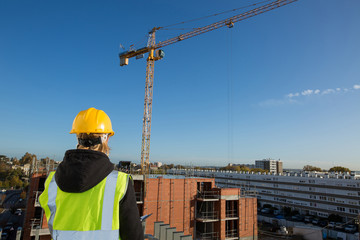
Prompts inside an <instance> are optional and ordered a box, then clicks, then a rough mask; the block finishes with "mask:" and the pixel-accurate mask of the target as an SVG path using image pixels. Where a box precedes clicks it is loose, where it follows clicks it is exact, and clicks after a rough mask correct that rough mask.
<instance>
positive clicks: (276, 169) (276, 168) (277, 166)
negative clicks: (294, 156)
mask: <svg viewBox="0 0 360 240" xmlns="http://www.w3.org/2000/svg"><path fill="white" fill-rule="evenodd" d="M255 168H261V169H264V170H268V171H269V172H270V173H276V174H281V173H283V163H282V162H281V161H280V160H273V159H263V160H256V161H255Z"/></svg>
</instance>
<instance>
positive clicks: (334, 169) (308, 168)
mask: <svg viewBox="0 0 360 240" xmlns="http://www.w3.org/2000/svg"><path fill="white" fill-rule="evenodd" d="M303 171H310V172H312V171H316V172H351V170H350V169H349V168H346V167H342V166H335V167H332V168H330V169H329V170H325V169H321V168H319V167H315V166H311V165H305V166H304V167H303Z"/></svg>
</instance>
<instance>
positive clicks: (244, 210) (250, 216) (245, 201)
mask: <svg viewBox="0 0 360 240" xmlns="http://www.w3.org/2000/svg"><path fill="white" fill-rule="evenodd" d="M256 201H257V199H256V198H248V197H244V198H240V200H239V215H240V216H239V233H240V237H248V236H253V235H255V236H257V203H256Z"/></svg>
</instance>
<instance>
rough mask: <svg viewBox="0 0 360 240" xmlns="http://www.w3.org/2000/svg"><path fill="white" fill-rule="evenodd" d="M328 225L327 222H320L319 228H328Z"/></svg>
mask: <svg viewBox="0 0 360 240" xmlns="http://www.w3.org/2000/svg"><path fill="white" fill-rule="evenodd" d="M327 225H328V222H327V221H326V220H320V221H319V226H320V227H326V226H327Z"/></svg>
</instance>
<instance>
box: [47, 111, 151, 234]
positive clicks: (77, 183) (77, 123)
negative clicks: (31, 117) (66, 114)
mask: <svg viewBox="0 0 360 240" xmlns="http://www.w3.org/2000/svg"><path fill="white" fill-rule="evenodd" d="M70 133H75V134H76V135H77V139H78V145H77V149H74V150H68V151H67V152H66V153H65V156H64V160H63V161H62V162H61V163H60V165H59V167H58V168H57V170H56V172H52V173H50V174H49V176H48V178H47V180H46V182H45V190H44V192H43V193H42V195H41V196H40V204H41V206H42V208H43V209H44V210H45V214H46V218H47V221H48V225H49V229H50V233H51V235H52V238H53V239H54V240H55V239H57V240H63V239H84V240H85V239H86V240H88V239H96V240H98V239H99V240H100V239H101V240H107V239H114V240H115V239H116V240H117V239H122V240H127V239H131V240H140V239H141V240H142V239H144V236H143V230H142V226H141V223H140V217H139V212H138V209H137V206H136V200H135V194H134V188H133V185H132V180H131V179H130V177H129V175H128V174H125V173H122V172H117V171H114V165H113V164H112V163H111V162H110V160H109V157H108V155H109V151H110V148H109V146H108V141H109V137H111V136H113V135H114V131H113V130H112V126H111V121H110V118H109V117H108V116H107V115H106V113H105V112H103V111H102V110H97V109H95V108H89V109H87V110H84V111H81V112H79V114H78V115H77V116H76V118H75V119H74V122H73V126H72V130H71V132H70Z"/></svg>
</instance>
